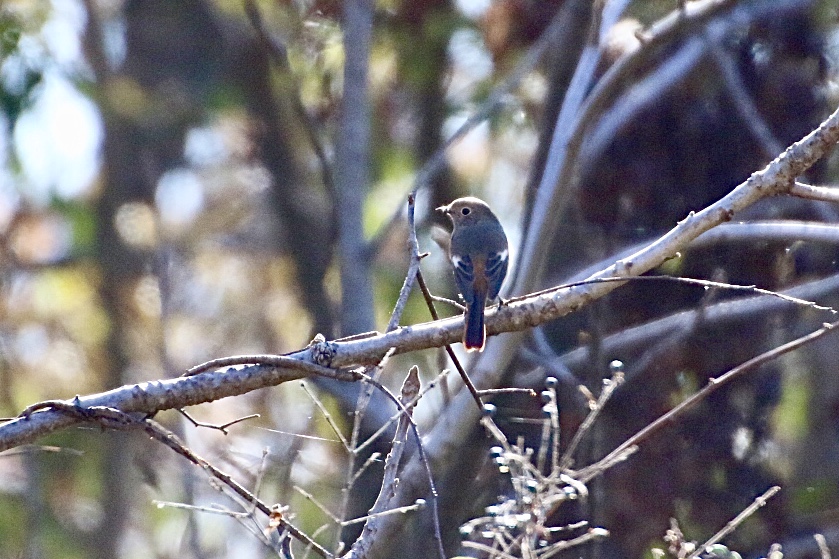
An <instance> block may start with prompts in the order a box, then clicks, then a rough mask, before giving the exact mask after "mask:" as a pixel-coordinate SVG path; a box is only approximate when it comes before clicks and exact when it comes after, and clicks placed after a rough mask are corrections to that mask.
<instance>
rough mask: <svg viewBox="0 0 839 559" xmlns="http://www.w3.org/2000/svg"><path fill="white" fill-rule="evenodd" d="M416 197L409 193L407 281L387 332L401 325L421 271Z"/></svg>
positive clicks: (397, 301)
mask: <svg viewBox="0 0 839 559" xmlns="http://www.w3.org/2000/svg"><path fill="white" fill-rule="evenodd" d="M415 201H416V197H415V196H414V193H413V192H411V193H410V194H408V252H409V254H408V272H407V273H406V274H405V281H404V282H403V283H402V288H401V289H400V290H399V297H398V298H397V299H396V305H395V306H394V308H393V312H392V313H391V315H390V320H389V321H388V323H387V330H385V331H386V332H392V331H393V330H396V328H397V327H398V326H399V320H400V319H401V318H402V312H403V311H404V310H405V304H406V303H407V302H408V296H409V295H410V294H411V291H412V290H413V288H414V282H415V281H416V278H417V272H418V271H419V265H420V260H422V256H421V255H420V252H419V242H418V241H417V229H416V225H415V224H414V208H415V206H416V204H415Z"/></svg>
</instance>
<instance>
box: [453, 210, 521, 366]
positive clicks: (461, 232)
mask: <svg viewBox="0 0 839 559" xmlns="http://www.w3.org/2000/svg"><path fill="white" fill-rule="evenodd" d="M437 210H438V211H441V212H443V213H445V214H446V215H447V216H449V219H451V221H452V225H453V227H454V228H453V230H452V236H451V242H450V244H449V260H450V261H451V263H452V267H453V268H454V278H455V282H456V283H457V289H458V290H459V291H460V294H461V296H462V297H463V301H464V303H466V311H465V312H464V318H465V323H466V327H465V328H464V330H463V345H464V347H465V348H466V350H467V351H470V352H471V351H483V349H484V344H485V343H486V327H485V326H484V307H485V305H486V302H487V301H493V300H495V298H496V297H498V292H499V291H500V290H501V284H502V283H504V277H505V276H506V275H507V263H508V261H509V252H508V249H507V235H506V234H505V233H504V228H503V227H502V226H501V222H499V221H498V218H497V217H496V216H495V214H494V213H492V210H491V209H490V207H489V206H488V205H487V204H486V202H484V201H483V200H481V199H479V198H475V197H473V196H467V197H464V198H458V199H457V200H454V201H453V202H451V203H450V204H449V205H447V206H440V207H439V208H437Z"/></svg>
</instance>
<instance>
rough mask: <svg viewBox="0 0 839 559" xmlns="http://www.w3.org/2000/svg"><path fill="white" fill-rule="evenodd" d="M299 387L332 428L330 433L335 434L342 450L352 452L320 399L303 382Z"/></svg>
mask: <svg viewBox="0 0 839 559" xmlns="http://www.w3.org/2000/svg"><path fill="white" fill-rule="evenodd" d="M300 386H301V387H302V388H303V390H304V391H305V392H306V395H307V396H309V399H310V400H312V402H314V403H315V405H316V406H317V407H318V409H319V410H320V413H322V414H323V417H324V418H326V422H327V423H328V424H329V426H330V427H331V428H332V432H333V433H335V434H336V435H338V439H340V441H341V444H342V445H344V450H346V451H347V452H352V450H351V449H350V443H349V442H348V441H347V438H346V437H345V436H344V434H343V433H342V432H341V428H340V427H338V424H337V423H335V420H334V419H333V418H332V414H331V413H329V410H328V409H326V406H324V405H323V402H321V401H320V398H318V397H317V396H315V395H314V394H313V393H312V391H311V390H309V387H308V386H306V383H305V382H301V383H300Z"/></svg>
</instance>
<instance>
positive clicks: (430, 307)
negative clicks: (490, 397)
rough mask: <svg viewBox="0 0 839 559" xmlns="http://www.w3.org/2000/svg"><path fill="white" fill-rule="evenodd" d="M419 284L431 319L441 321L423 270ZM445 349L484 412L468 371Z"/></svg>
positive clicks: (482, 404) (448, 347) (450, 348)
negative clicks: (423, 275)
mask: <svg viewBox="0 0 839 559" xmlns="http://www.w3.org/2000/svg"><path fill="white" fill-rule="evenodd" d="M417 284H418V285H419V286H420V290H421V291H422V295H423V297H425V303H426V305H428V311H429V312H430V313H431V317H432V318H433V319H434V320H439V319H440V316H439V315H438V314H437V309H436V308H435V307H434V300H433V299H432V296H431V291H430V290H429V289H428V286H427V285H426V284H425V280H424V279H423V277H422V270H417ZM444 347H445V348H446V353H448V354H449V359H451V360H452V363H453V364H454V368H455V369H457V373H458V374H459V375H460V378H461V379H462V380H463V384H465V385H466V388H467V389H468V390H469V393H470V394H471V395H472V398H473V399H474V400H475V404H476V405H477V406H478V409H481V410H483V408H484V402H483V400H481V394H480V392H478V389H477V388H475V385H474V384H473V383H472V379H470V378H469V375H467V374H466V370H465V369H464V368H463V365H461V364H460V359H458V358H457V355H455V353H454V350H453V349H452V347H451V346H450V345H449V344H446V345H445V346H444Z"/></svg>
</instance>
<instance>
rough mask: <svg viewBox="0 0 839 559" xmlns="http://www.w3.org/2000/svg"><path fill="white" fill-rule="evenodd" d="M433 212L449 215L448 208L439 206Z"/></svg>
mask: <svg viewBox="0 0 839 559" xmlns="http://www.w3.org/2000/svg"><path fill="white" fill-rule="evenodd" d="M434 210H435V211H438V212H443V213H444V214H447V213H449V207H448V206H440V207H439V208H434Z"/></svg>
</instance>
